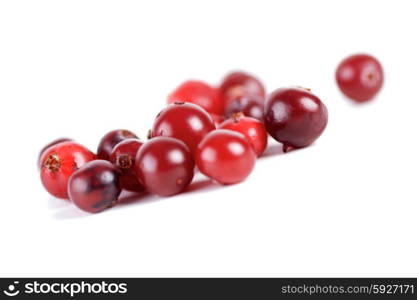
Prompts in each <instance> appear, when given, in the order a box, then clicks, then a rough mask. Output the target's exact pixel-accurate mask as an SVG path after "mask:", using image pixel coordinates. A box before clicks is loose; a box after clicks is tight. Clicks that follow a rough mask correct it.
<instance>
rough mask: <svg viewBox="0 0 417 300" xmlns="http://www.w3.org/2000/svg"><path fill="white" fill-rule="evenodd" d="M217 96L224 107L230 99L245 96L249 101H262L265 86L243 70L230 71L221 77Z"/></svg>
mask: <svg viewBox="0 0 417 300" xmlns="http://www.w3.org/2000/svg"><path fill="white" fill-rule="evenodd" d="M218 90H219V92H218V93H219V97H220V98H221V99H222V101H223V104H224V106H225V108H227V107H228V106H229V104H230V102H231V101H233V100H236V99H238V98H242V97H245V98H247V99H249V100H251V101H260V102H263V101H264V98H265V88H264V86H263V84H262V82H261V81H260V80H259V79H258V78H256V77H254V76H253V75H250V74H248V73H245V72H232V73H230V74H228V75H227V76H226V77H225V78H223V81H222V83H221V84H220V87H219V89H218Z"/></svg>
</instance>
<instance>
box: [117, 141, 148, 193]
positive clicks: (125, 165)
mask: <svg viewBox="0 0 417 300" xmlns="http://www.w3.org/2000/svg"><path fill="white" fill-rule="evenodd" d="M142 145H143V142H142V141H141V140H139V139H126V140H124V141H121V142H120V143H118V144H117V145H116V146H115V147H114V148H113V151H112V153H111V155H110V162H112V163H113V164H114V165H115V166H117V167H119V169H120V170H121V176H120V185H121V187H122V188H123V189H125V190H128V191H132V192H143V191H144V189H145V188H144V187H143V185H142V184H141V183H140V182H139V179H138V177H137V176H136V172H135V159H136V154H137V153H138V151H139V148H140V147H141V146H142Z"/></svg>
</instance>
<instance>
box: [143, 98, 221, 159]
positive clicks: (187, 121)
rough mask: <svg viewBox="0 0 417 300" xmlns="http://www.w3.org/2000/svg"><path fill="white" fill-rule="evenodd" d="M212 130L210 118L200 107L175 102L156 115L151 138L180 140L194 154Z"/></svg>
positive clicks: (212, 124)
mask: <svg viewBox="0 0 417 300" xmlns="http://www.w3.org/2000/svg"><path fill="white" fill-rule="evenodd" d="M214 129H215V125H214V122H213V120H212V118H211V117H210V115H209V114H208V113H207V112H206V111H204V109H202V108H201V107H200V106H198V105H195V104H192V103H184V102H176V103H173V104H171V105H168V106H167V107H166V108H165V109H163V110H162V111H161V112H160V113H159V114H158V116H157V117H156V119H155V122H154V124H153V127H152V130H151V136H152V137H156V136H168V137H173V138H176V139H179V140H182V141H183V142H185V143H186V144H187V146H188V147H189V148H190V150H191V152H192V153H194V151H195V149H196V148H197V145H198V143H199V142H200V141H201V140H202V139H203V137H204V136H205V135H206V134H207V133H209V132H210V131H212V130H214Z"/></svg>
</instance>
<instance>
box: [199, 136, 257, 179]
mask: <svg viewBox="0 0 417 300" xmlns="http://www.w3.org/2000/svg"><path fill="white" fill-rule="evenodd" d="M195 157H196V163H197V166H198V168H199V169H200V171H201V172H202V173H203V174H205V175H207V176H208V177H210V178H212V179H214V180H216V181H218V182H220V183H222V184H234V183H238V182H241V181H243V180H244V179H245V178H246V177H248V176H249V174H250V173H251V172H252V170H253V168H254V166H255V162H256V154H255V152H254V150H253V148H252V146H251V145H250V144H249V142H248V141H247V140H246V138H245V136H244V135H243V134H241V133H238V132H235V131H231V130H225V129H218V130H215V131H212V132H210V133H209V134H208V135H207V136H206V137H205V138H204V139H203V140H202V141H201V143H200V144H199V145H198V148H197V151H196V154H195Z"/></svg>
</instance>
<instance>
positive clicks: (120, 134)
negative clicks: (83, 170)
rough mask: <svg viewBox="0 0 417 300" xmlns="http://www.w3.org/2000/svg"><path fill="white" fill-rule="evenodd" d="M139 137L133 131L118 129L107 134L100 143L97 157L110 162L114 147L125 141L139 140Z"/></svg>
mask: <svg viewBox="0 0 417 300" xmlns="http://www.w3.org/2000/svg"><path fill="white" fill-rule="evenodd" d="M137 138H138V137H137V136H136V135H135V134H134V133H133V132H131V131H129V130H125V129H117V130H113V131H110V132H109V133H107V134H106V135H105V136H104V137H103V138H102V139H101V141H100V143H99V145H98V149H97V156H98V157H99V158H100V159H104V160H109V159H110V154H111V152H112V151H113V148H114V146H116V145H117V144H118V143H120V142H121V141H123V140H125V139H137Z"/></svg>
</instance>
